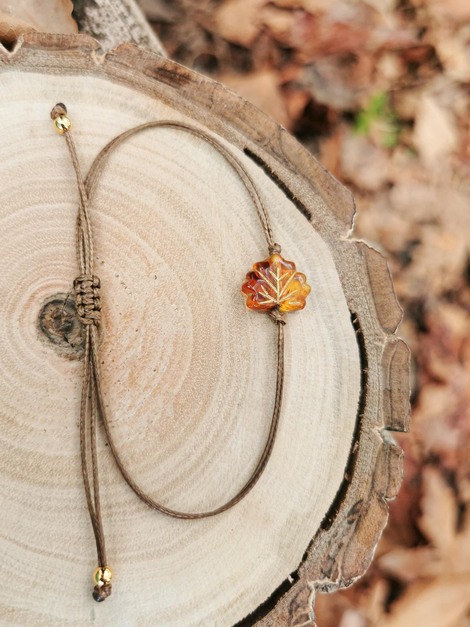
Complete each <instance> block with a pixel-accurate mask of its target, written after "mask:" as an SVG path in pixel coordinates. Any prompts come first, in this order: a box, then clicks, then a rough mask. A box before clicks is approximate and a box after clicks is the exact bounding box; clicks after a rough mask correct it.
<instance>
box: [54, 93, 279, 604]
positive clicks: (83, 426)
mask: <svg viewBox="0 0 470 627" xmlns="http://www.w3.org/2000/svg"><path fill="white" fill-rule="evenodd" d="M65 114H66V108H65V106H64V105H62V104H58V105H56V106H55V107H54V108H53V109H52V111H51V117H52V118H53V119H54V120H56V119H57V118H58V116H64V115H65ZM156 127H169V128H173V129H180V130H183V131H186V132H188V133H191V134H192V135H195V136H196V137H200V138H201V139H203V140H204V141H206V142H207V143H209V144H210V145H211V146H213V147H214V148H215V149H216V150H217V151H218V152H219V153H220V154H221V155H222V156H223V157H224V158H225V160H226V161H227V162H228V163H229V164H230V165H231V166H232V168H233V169H234V170H235V172H236V173H237V174H238V175H239V177H240V179H241V180H242V182H243V183H244V185H245V187H246V189H247V191H248V193H249V195H250V197H251V199H252V201H253V203H254V205H255V207H256V210H257V212H258V216H259V218H260V221H261V224H262V226H263V229H264V232H265V236H266V241H267V243H268V249H269V253H270V254H272V253H275V252H276V253H280V252H281V247H280V246H279V244H277V243H276V242H275V241H274V239H273V235H272V229H271V225H270V220H269V215H268V213H267V210H266V208H265V207H264V205H263V203H262V201H261V199H260V197H259V195H258V192H257V190H256V187H255V185H254V183H253V180H252V178H251V176H250V175H249V173H248V172H247V170H246V169H245V168H244V166H243V165H242V163H241V162H240V161H239V160H238V158H237V157H235V155H233V154H232V153H231V152H230V151H229V150H228V149H227V148H226V147H225V146H224V145H223V144H222V142H220V141H219V140H218V139H216V138H215V137H213V136H212V135H208V134H206V133H205V132H204V131H202V130H201V129H199V128H197V127H195V126H191V125H189V124H185V123H183V122H176V121H172V120H163V121H156V122H148V123H147V124H142V125H140V126H137V127H135V128H132V129H130V130H128V131H125V132H124V133H122V134H121V135H118V136H117V137H115V138H114V139H113V140H111V141H110V142H109V143H108V144H107V145H106V146H105V147H104V148H103V149H102V150H101V152H100V153H99V155H98V156H97V157H96V159H95V161H94V162H93V164H92V166H91V168H90V171H89V172H88V175H87V177H86V179H85V181H83V178H82V175H81V171H80V165H79V162H78V157H77V153H76V149H75V144H74V141H73V137H72V133H71V131H70V129H69V128H67V129H65V131H64V132H63V134H65V139H66V141H67V146H68V149H69V152H70V156H71V159H72V164H73V167H74V170H75V174H76V179H77V186H78V192H79V207H78V215H77V256H78V264H79V268H80V276H79V277H77V278H76V279H75V281H74V290H75V297H76V306H77V313H78V316H79V319H80V321H81V322H82V324H83V325H84V330H85V359H84V368H83V387H82V397H81V406H80V451H81V460H82V474H83V481H84V485H85V494H86V500H87V505H88V510H89V513H90V519H91V523H92V526H93V531H94V534H95V540H96V548H97V554H98V563H99V565H100V567H105V566H106V564H107V560H106V546H105V537H104V532H103V523H102V515H101V506H100V492H99V476H98V460H97V450H96V423H97V415H98V414H99V415H100V416H101V419H102V422H103V427H104V430H105V434H106V437H107V439H108V443H109V447H110V449H111V452H112V454H113V456H114V459H115V461H116V464H117V466H118V468H119V470H120V471H121V473H122V476H123V477H124V479H125V481H126V482H127V483H128V485H129V486H130V487H131V488H132V490H134V492H135V493H136V494H137V496H138V497H139V498H140V499H141V500H142V501H144V503H146V504H147V505H148V506H149V507H151V508H153V509H156V510H158V511H159V512H162V513H163V514H167V515H168V516H173V517H174V518H183V519H189V520H194V519H198V518H207V517H209V516H215V515H216V514H220V513H221V512H224V511H226V510H228V509H229V508H231V507H233V506H234V505H235V504H236V503H238V502H239V501H240V500H241V499H242V498H243V497H244V496H246V494H248V492H249V491H250V490H251V489H252V488H253V486H254V485H255V484H256V482H257V481H258V479H259V478H260V476H261V474H262V472H263V470H264V469H265V467H266V464H267V462H268V460H269V457H270V455H271V452H272V449H273V445H274V441H275V437H276V432H277V428H278V424H279V416H280V410H281V402H282V390H283V381H284V324H285V319H284V317H283V315H282V313H281V312H280V311H278V310H277V309H273V310H271V311H270V312H268V313H269V316H270V317H271V319H272V320H273V322H274V323H275V324H276V327H277V373H276V392H275V398H274V408H273V414H272V419H271V426H270V430H269V434H268V437H267V440H266V444H265V447H264V449H263V452H262V453H261V456H260V458H259V460H258V462H257V464H256V466H255V468H254V470H253V472H252V473H251V475H250V477H249V479H248V480H247V481H246V483H245V484H244V485H243V487H242V488H241V489H240V490H239V491H238V492H237V493H236V494H235V496H233V497H232V498H231V499H229V500H228V501H226V502H225V503H224V504H222V505H220V506H219V507H217V508H215V509H212V510H209V511H205V512H195V513H192V512H182V511H178V510H174V509H171V508H169V507H166V506H165V505H162V504H161V503H158V502H157V501H155V500H154V499H153V498H152V497H150V496H149V495H148V494H146V493H145V492H144V491H143V490H142V489H141V488H140V487H139V486H138V485H137V483H136V482H135V481H134V479H133V478H132V476H131V475H130V473H129V471H128V470H127V469H126V467H125V466H124V463H123V461H122V459H121V457H120V455H119V452H118V450H117V448H116V445H115V443H114V440H113V436H112V433H111V430H110V427H109V420H108V416H107V411H106V407H105V403H104V399H103V390H102V385H101V374H100V358H99V342H98V327H99V324H100V319H101V301H100V294H99V289H100V281H99V279H98V277H96V276H95V275H94V272H93V270H94V268H93V263H94V254H93V234H92V229H91V223H90V217H89V201H90V198H91V196H92V195H93V190H94V187H95V185H96V182H97V180H98V177H99V174H100V173H101V171H102V169H103V167H104V163H105V160H106V158H107V157H108V156H109V154H110V153H111V151H112V150H114V149H115V148H117V146H118V145H119V144H121V143H122V142H124V141H125V140H126V139H127V138H129V137H131V136H132V135H134V134H136V133H139V132H141V131H143V130H145V129H150V128H156ZM87 424H88V428H87ZM87 430H89V432H90V444H89V448H90V453H91V483H90V473H89V467H90V460H89V457H90V455H89V454H88V453H87V446H88V436H87ZM92 488H93V495H92ZM109 594H111V584H110V583H106V584H105V585H102V586H101V587H100V586H95V591H94V593H93V596H94V598H95V599H96V600H97V601H102V600H104V599H105V598H106V597H107V596H109Z"/></svg>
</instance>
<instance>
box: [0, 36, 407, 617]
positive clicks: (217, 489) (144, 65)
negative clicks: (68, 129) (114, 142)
mask: <svg viewBox="0 0 470 627" xmlns="http://www.w3.org/2000/svg"><path fill="white" fill-rule="evenodd" d="M56 102H64V103H66V105H67V107H68V110H69V114H70V117H71V118H72V120H73V124H74V136H75V140H76V143H77V149H78V155H79V159H80V161H81V164H82V168H83V170H84V172H86V171H87V169H88V168H89V167H90V165H91V162H92V161H93V159H94V158H95V157H96V155H97V154H98V152H99V150H100V149H101V148H102V147H103V146H104V145H105V144H106V143H107V142H108V141H109V140H110V139H111V138H112V137H114V136H115V135H117V134H118V133H120V132H122V131H124V130H125V129H128V128H130V127H132V126H135V125H137V124H140V123H143V122H146V121H149V120H155V119H163V118H171V119H175V120H186V121H189V122H191V123H192V124H196V125H199V126H200V127H202V128H204V129H205V130H206V131H207V132H209V133H213V134H216V135H217V136H218V137H219V138H221V139H222V140H223V141H224V142H225V143H226V145H227V146H228V147H229V148H230V149H231V150H232V151H233V152H234V153H236V154H237V156H238V157H239V158H240V159H241V160H242V161H243V163H244V165H245V167H246V168H247V169H248V170H249V172H250V173H251V175H252V176H253V178H254V180H255V182H256V185H257V187H258V189H259V192H260V194H261V196H262V198H263V199H264V201H265V202H266V203H267V205H268V207H269V211H270V214H271V217H272V222H273V229H274V235H275V239H276V240H277V241H279V242H280V243H281V244H282V247H283V252H284V254H285V256H286V257H287V258H288V259H293V260H295V262H296V263H297V266H298V269H299V270H301V271H302V272H305V273H306V274H307V276H308V278H309V283H310V284H311V285H312V288H313V289H312V293H311V296H310V299H309V301H308V304H307V306H306V308H305V310H304V311H302V312H297V313H295V314H292V315H291V316H290V317H289V319H288V323H287V326H286V349H285V350H286V358H285V363H286V380H285V393H284V399H283V408H282V416H281V424H280V430H279V434H278V438H277V441H276V443H275V447H274V451H273V454H272V458H271V460H270V461H269V463H268V466H267V468H266V470H265V473H264V474H263V476H262V478H261V479H260V481H259V483H258V484H257V485H256V487H255V488H254V489H253V490H252V492H250V494H249V495H248V496H247V497H246V498H245V499H244V500H243V501H242V502H241V503H239V504H238V505H237V506H236V507H234V508H233V509H231V510H230V511H228V512H226V513H223V514H221V515H219V516H216V517H214V518H210V519H206V520H198V521H191V520H190V521H185V520H175V519H172V518H168V517H166V516H164V515H162V514H159V513H157V512H155V511H153V510H151V509H149V508H148V507H147V506H146V505H145V504H143V503H142V502H141V501H140V500H139V499H138V498H137V497H136V495H135V494H134V493H133V492H132V491H131V490H130V489H129V487H128V486H127V485H126V483H125V482H124V481H123V478H122V476H121V475H120V473H119V471H118V469H117V468H116V465H115V463H114V460H113V458H112V456H111V454H110V451H109V447H108V446H107V444H106V442H105V439H104V437H103V435H102V433H101V432H100V434H99V435H100V437H99V458H100V468H101V474H100V477H101V493H102V500H103V517H104V526H105V530H106V534H107V542H108V556H109V561H110V563H111V564H112V566H113V569H114V571H115V582H114V586H113V595H112V597H111V598H110V599H108V600H107V601H106V603H103V604H101V605H96V604H95V602H94V601H93V600H92V598H91V595H90V574H91V572H92V570H93V568H94V566H95V565H96V556H95V552H94V541H93V535H92V529H91V525H90V521H89V519H88V513H87V510H86V504H85V495H84V490H83V485H82V478H81V469H80V457H79V433H78V426H77V424H78V409H79V394H80V384H81V380H80V376H81V369H82V363H81V360H80V359H81V345H80V328H79V327H77V325H76V320H75V319H74V316H73V308H72V309H71V310H70V311H69V312H67V310H66V309H65V311H66V314H67V315H66V314H64V315H65V318H64V320H65V324H64V320H62V318H61V319H60V320H59V322H57V320H58V319H57V311H58V310H57V308H58V307H59V310H60V311H61V312H63V311H64V301H66V300H67V294H68V292H69V291H70V289H71V283H72V281H73V278H74V277H75V276H76V274H77V267H76V261H75V250H74V243H75V242H74V236H75V232H74V229H75V215H76V205H77V191H76V185H75V182H74V173H73V170H72V167H71V164H70V159H69V156H68V153H67V150H66V145H65V141H64V140H63V138H61V137H60V136H58V135H57V134H56V133H55V132H54V131H53V128H52V125H51V121H50V119H49V112H50V110H51V108H52V106H53V105H54V104H55V103H56ZM0 129H1V133H2V140H3V141H2V142H1V144H0V164H1V165H0V186H1V190H2V203H1V205H0V233H1V250H2V273H1V277H0V311H1V313H0V346H1V347H2V348H1V351H0V372H1V377H0V396H1V398H2V405H1V409H0V425H1V429H0V433H1V436H0V437H1V441H2V443H1V455H0V477H1V478H0V486H1V502H0V506H1V511H2V525H1V542H0V547H1V550H2V556H3V559H2V568H1V569H0V621H1V622H2V624H9V625H25V624H27V625H47V626H48V627H51V626H55V625H61V626H63V625H64V624H67V625H77V626H78V625H80V627H83V626H85V625H93V624H100V625H139V626H144V625H149V626H152V627H154V626H159V625H164V626H171V625H179V626H184V627H188V626H192V625H204V626H208V625H218V626H219V625H221V626H229V625H234V624H239V625H252V624H254V623H256V622H257V623H258V624H260V625H292V626H293V625H308V624H313V623H314V611H313V598H314V594H315V591H316V590H318V589H324V590H332V589H335V588H337V587H338V586H344V585H348V584H350V583H351V582H352V581H353V580H354V579H355V578H357V577H358V576H359V575H361V574H362V573H363V572H364V571H365V569H366V568H367V565H368V563H369V561H370V559H371V556H372V553H373V550H374V547H375V545H376V543H377V541H378V538H379V536H380V533H381V531H382V529H383V526H384V525H385V522H386V520H387V501H388V500H389V499H391V498H393V497H394V496H395V494H396V492H397V489H398V486H399V484H400V480H401V451H400V450H399V449H398V448H397V446H396V445H395V444H394V442H393V440H392V438H391V436H390V434H389V431H388V430H389V429H394V430H396V429H398V430H402V429H404V428H405V427H406V416H407V413H408V397H409V386H408V351H407V348H406V346H405V345H404V343H403V342H402V341H401V340H400V339H398V338H397V337H396V335H395V331H396V328H397V325H398V323H399V321H400V319H401V311H400V308H399V306H398V304H397V302H396V299H395V296H394V292H393V287H392V284H391V280H390V275H389V271H388V269H387V265H386V263H385V261H384V259H383V258H382V257H381V256H380V255H379V254H378V253H377V252H376V251H375V250H373V249H371V248H369V247H368V246H366V245H365V244H363V243H361V242H356V241H354V240H353V239H351V238H350V237H349V234H350V230H351V225H352V219H353V214H354V206H353V201H352V198H351V195H350V194H349V192H348V191H347V190H346V189H345V188H343V187H342V186H341V185H340V184H339V183H338V182H337V181H336V180H334V179H333V178H332V177H331V176H330V175H329V174H328V173H327V172H326V171H325V170H324V169H323V168H322V167H321V166H320V165H319V164H318V162H317V161H315V159H313V158H312V156H311V155H310V154H309V153H308V152H307V151H306V150H305V149H303V148H302V147H301V146H300V145H299V144H298V143H297V142H296V141H295V140H294V139H293V138H292V137H291V136H290V135H289V134H288V133H287V132H286V131H285V130H284V129H282V128H281V127H280V126H278V125H277V124H276V123H275V122H273V121H272V120H271V119H269V118H267V117H266V116H265V115H264V114H262V113H261V112H260V111H259V110H257V109H256V108H255V107H253V106H251V105H249V104H248V103H247V102H245V101H244V100H242V99H241V98H240V97H238V96H236V95H234V94H233V93H231V92H230V91H228V90H227V89H225V88H224V87H223V86H221V85H220V84H217V83H215V82H213V81H211V80H209V79H207V78H203V77H202V76H200V75H198V74H196V73H195V72H192V71H190V70H188V69H186V68H183V67H181V66H179V65H177V64H176V63H174V62H172V61H169V60H167V59H164V58H162V57H159V56H158V55H156V54H153V53H151V52H148V51H145V50H142V49H139V48H137V47H135V46H133V45H130V44H126V45H123V46H120V47H119V48H117V49H116V50H114V51H111V52H109V53H107V54H105V55H103V54H102V53H101V52H100V50H99V48H98V45H97V43H96V42H95V41H94V40H92V39H91V38H89V37H87V36H84V35H78V36H71V37H65V36H50V35H49V36H45V35H41V36H39V35H35V36H32V35H31V36H28V37H26V38H25V41H24V43H23V45H22V46H20V47H18V48H17V49H16V50H15V51H14V52H13V53H7V52H6V51H3V52H2V53H1V55H0ZM92 220H93V224H94V228H95V240H96V241H95V247H96V257H97V272H98V274H99V276H100V278H101V281H102V285H103V288H102V297H103V318H104V323H103V336H102V359H103V366H102V368H103V376H104V389H105V394H106V402H107V406H108V409H109V412H110V416H111V428H112V430H113V433H114V435H115V439H116V442H117V445H118V448H119V450H120V451H121V452H122V457H123V459H124V462H125V464H126V465H127V466H128V467H129V468H130V469H132V472H133V473H134V475H135V477H136V479H137V481H138V483H139V484H140V485H141V486H142V487H143V488H144V489H145V490H146V491H147V492H149V493H150V494H151V495H152V496H153V497H155V498H159V499H160V500H161V501H163V502H164V503H165V504H166V505H168V506H170V507H175V508H187V509H190V510H201V509H204V508H211V507H215V506H217V505H218V504H220V503H222V502H223V501H225V500H226V499H227V498H228V497H229V496H231V495H233V494H234V493H235V492H236V491H237V489H238V488H239V487H240V486H241V485H242V484H243V482H244V481H245V480H246V479H247V477H248V476H249V474H250V472H251V470H252V469H253V467H254V464H255V463H256V460H257V458H258V456H259V455H260V453H261V450H262V447H263V444H264V441H265V439H266V436H267V431H268V428H269V420H270V415H271V411H272V404H273V402H274V387H275V326H274V325H273V323H272V321H270V320H269V318H267V317H266V316H263V315H261V314H257V313H253V312H250V311H248V310H246V308H245V305H244V302H243V298H242V297H241V295H240V285H241V283H242V281H243V279H244V276H245V273H246V272H247V271H248V270H249V269H250V267H251V264H252V263H253V262H255V261H258V260H260V259H263V258H265V257H266V253H267V250H266V243H265V240H264V236H263V232H262V229H261V226H260V223H259V221H258V217H257V215H256V211H255V209H254V207H253V205H252V204H251V202H250V199H249V196H248V194H247V192H246V189H245V188H244V186H243V184H242V183H241V181H240V180H239V179H238V178H237V176H236V174H235V173H234V172H233V171H232V170H231V168H230V167H229V166H228V164H227V163H226V162H225V161H224V159H223V158H222V157H221V156H220V155H219V154H218V153H217V152H215V151H214V150H213V148H211V147H210V146H209V145H208V144H207V143H205V142H203V141H201V140H199V139H197V138H194V137H192V136H189V135H186V134H184V133H181V132H178V131H175V130H169V129H153V130H149V131H146V132H145V133H143V134H141V135H138V136H134V137H132V138H131V139H130V140H129V141H127V143H125V144H123V145H122V146H120V147H119V148H118V149H117V150H116V151H115V152H114V153H113V154H112V156H111V157H110V159H109V162H108V163H107V166H106V168H105V170H104V172H103V173H102V175H101V178H100V181H99V183H98V187H97V191H96V194H95V196H94V198H93V207H92ZM58 304H59V305H58ZM68 306H69V303H68V301H67V303H66V307H68Z"/></svg>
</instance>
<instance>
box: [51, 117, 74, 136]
mask: <svg viewBox="0 0 470 627" xmlns="http://www.w3.org/2000/svg"><path fill="white" fill-rule="evenodd" d="M54 126H55V130H56V131H57V132H58V133H59V135H63V134H64V133H65V132H66V131H70V129H71V128H72V122H71V121H70V120H69V118H68V117H67V116H66V115H63V114H62V115H58V116H57V117H56V118H55V119H54Z"/></svg>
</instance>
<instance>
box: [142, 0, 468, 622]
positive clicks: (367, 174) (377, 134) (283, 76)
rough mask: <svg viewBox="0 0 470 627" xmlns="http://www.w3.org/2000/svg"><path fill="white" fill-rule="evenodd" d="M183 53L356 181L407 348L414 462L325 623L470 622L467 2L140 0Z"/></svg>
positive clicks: (367, 231) (323, 600)
mask: <svg viewBox="0 0 470 627" xmlns="http://www.w3.org/2000/svg"><path fill="white" fill-rule="evenodd" d="M141 5H142V6H143V8H144V10H145V12H146V14H147V16H148V18H149V19H150V20H151V21H152V23H153V24H154V26H155V29H156V31H157V33H158V35H159V36H160V38H161V39H162V41H163V44H164V45H165V46H166V49H167V51H168V54H169V56H170V57H172V58H173V59H175V60H177V61H180V62H182V63H184V64H186V65H188V66H190V67H193V68H195V69H197V70H199V71H201V72H204V73H206V74H208V75H210V76H211V77H213V78H215V79H217V80H220V81H221V82H223V83H225V84H226V85H228V86H229V87H231V88H232V89H234V90H235V91H237V92H239V93H240V94H242V95H243V96H245V97H246V98H247V99H248V100H250V101H251V102H253V103H254V104H256V105H257V106H259V107H260V108H261V109H263V110H264V111H266V112H267V113H269V114H270V115H271V116H272V117H274V118H275V119H276V120H278V121H279V122H280V123H281V124H283V125H284V126H285V127H286V128H288V129H289V130H290V131H291V132H292V133H293V134H295V135H296V137H297V138H298V139H299V140H300V141H301V142H302V143H303V144H304V145H305V146H306V147H307V148H309V149H310V150H311V152H312V153H313V154H314V156H315V157H316V158H317V159H319V160H320V161H321V162H322V163H323V164H324V165H325V167H327V168H328V169H329V170H330V171H331V172H332V173H333V174H334V175H335V176H336V177H337V178H338V179H339V180H340V181H342V182H344V184H345V185H347V186H348V187H349V188H350V189H351V190H352V191H353V193H354V196H355V199H356V203H357V208H358V215H357V218H356V222H355V229H354V236H355V237H357V238H360V239H364V240H366V241H368V242H370V243H371V244H373V245H374V246H375V247H376V248H378V249H379V250H381V251H382V252H383V253H384V254H385V255H386V257H387V258H388V260H389V264H390V267H391V270H392V274H393V277H394V281H395V286H396V291H397V294H398V297H399V300H400V302H401V305H402V307H403V309H404V312H405V315H404V322H403V324H402V326H401V329H400V334H401V336H402V337H403V338H404V339H405V340H406V341H407V343H408V344H409V346H410V348H411V350H412V353H413V360H414V361H413V363H414V367H413V396H412V403H413V416H412V429H411V432H410V433H409V434H399V435H397V436H396V439H397V440H398V441H399V443H400V445H401V446H402V447H403V448H404V450H405V478H404V483H403V486H402V489H401V491H400V493H399V495H398V498H397V499H396V500H395V501H394V502H393V503H392V505H391V514H390V520H389V524H388V526H387V528H386V531H385V533H384V535H383V538H382V540H381V542H380V545H379V547H378V549H377V551H376V554H375V558H374V560H373V563H372V565H371V568H370V569H369V571H368V573H367V575H366V576H365V577H363V578H362V579H360V580H359V581H358V582H357V583H356V584H355V585H353V586H352V587H351V588H349V589H347V590H343V591H339V592H337V593H335V594H329V595H320V596H319V598H318V599H317V604H316V607H317V619H318V623H319V625H321V627H366V626H367V627H370V626H378V627H468V626H470V455H469V451H470V403H469V401H470V317H469V312H470V183H469V181H470V177H469V174H470V1H469V0H405V1H402V2H398V1H397V0H363V1H360V0H358V1H354V2H353V1H352V0H349V1H346V0H343V1H341V0H272V1H267V0H223V1H220V0H219V1H215V0H172V1H170V0H168V1H164V0H141Z"/></svg>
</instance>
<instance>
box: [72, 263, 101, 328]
mask: <svg viewBox="0 0 470 627" xmlns="http://www.w3.org/2000/svg"><path fill="white" fill-rule="evenodd" d="M100 285H101V283H100V280H99V278H98V277H97V276H95V275H94V274H81V275H80V276H78V277H77V278H76V279H75V280H74V282H73V287H74V290H75V305H76V307H77V315H78V319H79V320H80V322H81V323H82V324H85V325H89V324H94V325H95V326H99V324H100V322H101V299H100Z"/></svg>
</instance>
